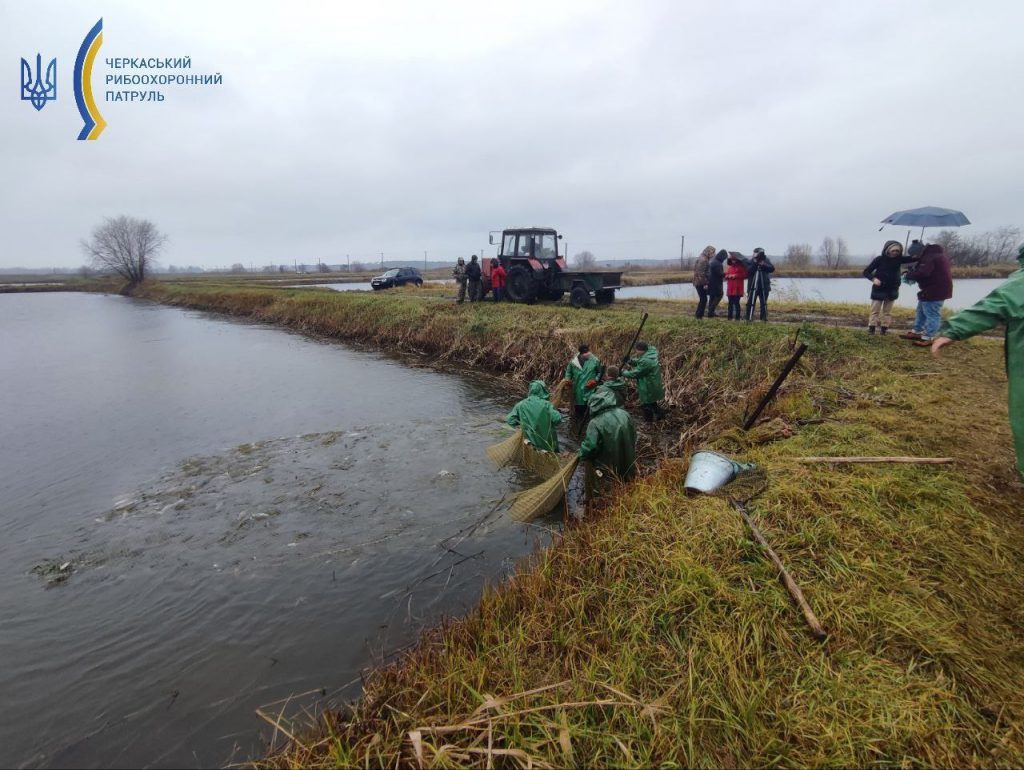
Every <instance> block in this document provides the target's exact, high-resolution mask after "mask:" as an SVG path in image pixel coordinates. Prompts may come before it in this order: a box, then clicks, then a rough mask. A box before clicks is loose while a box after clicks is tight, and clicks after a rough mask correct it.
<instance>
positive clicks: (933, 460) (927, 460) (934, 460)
mask: <svg viewBox="0 0 1024 770" xmlns="http://www.w3.org/2000/svg"><path fill="white" fill-rule="evenodd" d="M796 461H797V462H798V463H921V464H924V465H945V464H947V463H952V462H956V460H955V459H954V458H952V457H797V458H796Z"/></svg>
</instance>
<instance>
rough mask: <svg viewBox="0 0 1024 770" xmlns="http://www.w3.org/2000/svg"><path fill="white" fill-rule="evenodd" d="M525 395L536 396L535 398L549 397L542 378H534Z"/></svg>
mask: <svg viewBox="0 0 1024 770" xmlns="http://www.w3.org/2000/svg"><path fill="white" fill-rule="evenodd" d="M527 395H530V396H536V397H537V398H544V399H547V398H549V396H550V394H549V393H548V386H547V385H545V384H544V381H543V380H534V381H533V382H531V383H530V390H529V391H527Z"/></svg>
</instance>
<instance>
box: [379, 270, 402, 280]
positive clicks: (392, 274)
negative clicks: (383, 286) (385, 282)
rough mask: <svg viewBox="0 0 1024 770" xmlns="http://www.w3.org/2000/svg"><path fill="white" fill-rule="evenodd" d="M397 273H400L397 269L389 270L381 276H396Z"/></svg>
mask: <svg viewBox="0 0 1024 770" xmlns="http://www.w3.org/2000/svg"><path fill="white" fill-rule="evenodd" d="M396 275H398V271H397V270H388V271H387V272H386V273H384V275H382V276H381V278H394V277H395V276H396Z"/></svg>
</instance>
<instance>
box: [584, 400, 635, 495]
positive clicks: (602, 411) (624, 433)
mask: <svg viewBox="0 0 1024 770" xmlns="http://www.w3.org/2000/svg"><path fill="white" fill-rule="evenodd" d="M576 454H577V456H578V457H579V458H580V459H581V460H583V461H585V462H589V463H592V465H593V467H595V468H596V469H597V470H600V471H601V472H602V473H607V474H611V475H612V476H613V477H614V478H617V479H621V480H625V479H628V478H630V477H631V476H632V475H633V474H634V473H635V472H636V426H635V425H634V424H633V418H632V417H630V416H629V412H627V411H626V410H625V409H623V408H622V407H620V406H616V404H615V394H614V393H613V392H612V391H611V390H608V389H607V388H601V389H599V390H597V391H595V393H594V395H593V397H592V398H591V399H590V422H589V423H588V424H587V434H586V436H584V437H583V443H582V444H580V448H579V451H578V452H577V453H576Z"/></svg>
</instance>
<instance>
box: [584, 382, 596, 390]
mask: <svg viewBox="0 0 1024 770" xmlns="http://www.w3.org/2000/svg"><path fill="white" fill-rule="evenodd" d="M585 387H586V389H587V390H591V389H592V388H596V387H597V380H587V384H586V386H585Z"/></svg>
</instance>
